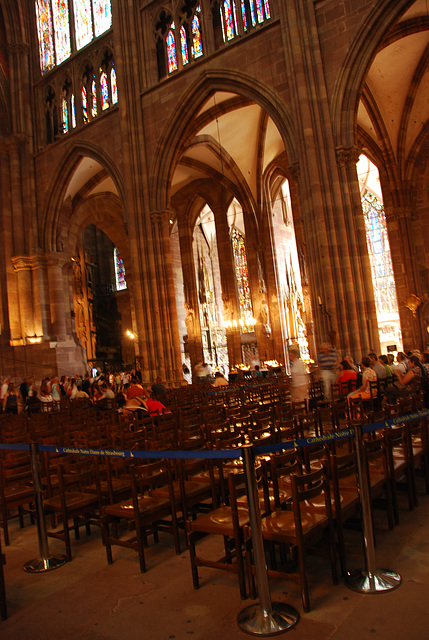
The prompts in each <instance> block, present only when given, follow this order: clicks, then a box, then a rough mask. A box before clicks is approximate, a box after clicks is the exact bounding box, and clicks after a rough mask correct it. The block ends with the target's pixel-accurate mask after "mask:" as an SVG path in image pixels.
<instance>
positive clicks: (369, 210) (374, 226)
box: [362, 191, 398, 314]
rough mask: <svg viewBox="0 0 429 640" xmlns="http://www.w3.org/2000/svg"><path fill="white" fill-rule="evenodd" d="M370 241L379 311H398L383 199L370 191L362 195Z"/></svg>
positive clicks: (368, 239)
mask: <svg viewBox="0 0 429 640" xmlns="http://www.w3.org/2000/svg"><path fill="white" fill-rule="evenodd" d="M362 209H363V214H364V217H365V229H366V241H367V244H368V251H369V258H370V262H371V272H372V284H373V286H374V295H375V305H376V307H377V313H378V314H384V313H392V312H395V311H397V309H398V303H397V301H396V287H395V279H394V276H393V267H392V258H391V256H390V245H389V239H388V237H387V227H386V216H385V215H384V207H383V203H382V202H381V201H380V200H379V199H378V198H377V196H375V195H374V194H373V193H371V192H370V191H367V192H366V193H365V194H364V196H363V198H362Z"/></svg>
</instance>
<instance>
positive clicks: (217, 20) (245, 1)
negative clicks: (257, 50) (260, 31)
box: [213, 0, 271, 42]
mask: <svg viewBox="0 0 429 640" xmlns="http://www.w3.org/2000/svg"><path fill="white" fill-rule="evenodd" d="M218 5H219V14H218V16H217V15H216V12H214V13H213V26H214V29H215V32H217V31H218V30H219V26H220V29H221V32H222V40H223V42H229V41H230V40H233V39H234V38H236V37H237V36H240V35H243V34H245V33H247V32H248V31H249V29H250V28H254V27H256V26H257V25H259V24H262V23H264V22H266V21H267V20H269V19H270V18H271V11H270V5H269V2H268V0H220V1H219V3H218ZM215 37H216V36H215ZM216 40H217V42H219V38H216Z"/></svg>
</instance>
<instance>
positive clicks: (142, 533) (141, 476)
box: [102, 460, 180, 573]
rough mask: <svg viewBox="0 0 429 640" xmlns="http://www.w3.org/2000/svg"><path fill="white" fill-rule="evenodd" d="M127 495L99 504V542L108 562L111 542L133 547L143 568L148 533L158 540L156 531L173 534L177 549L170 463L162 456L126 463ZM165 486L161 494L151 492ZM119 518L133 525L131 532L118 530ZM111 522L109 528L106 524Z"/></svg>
mask: <svg viewBox="0 0 429 640" xmlns="http://www.w3.org/2000/svg"><path fill="white" fill-rule="evenodd" d="M129 470H130V483H131V497H130V498H129V499H126V500H122V501H121V502H118V503H113V504H109V505H106V506H104V507H103V508H102V514H103V518H102V525H103V528H102V534H103V544H104V545H105V547H106V556H107V562H108V564H112V563H113V556H112V546H115V545H116V546H120V547H125V548H128V549H134V550H135V551H137V553H138V556H139V563H140V571H141V572H142V573H144V572H145V571H146V560H145V553H144V547H145V546H146V545H147V537H148V535H150V534H152V535H153V537H154V540H155V542H157V541H158V534H159V532H160V531H163V532H167V533H170V534H172V535H173V539H174V546H175V550H176V553H177V554H179V553H180V541H179V531H178V527H177V500H176V499H175V496H174V489H173V478H172V472H171V465H170V463H169V462H168V461H166V460H158V461H156V462H148V463H143V464H140V465H134V464H133V465H130V469H129ZM165 487H166V488H167V489H166V493H164V494H163V495H160V494H159V493H158V495H156V494H155V492H156V491H157V490H160V489H161V488H165ZM121 522H122V523H123V522H125V523H127V524H128V527H129V528H130V527H131V528H133V527H135V535H132V536H129V537H127V538H125V537H123V536H120V535H119V534H118V531H119V525H120V524H121ZM113 523H115V524H116V525H118V526H117V527H113V528H112V530H113V532H111V529H110V525H111V524H113Z"/></svg>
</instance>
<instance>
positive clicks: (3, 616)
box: [0, 538, 7, 620]
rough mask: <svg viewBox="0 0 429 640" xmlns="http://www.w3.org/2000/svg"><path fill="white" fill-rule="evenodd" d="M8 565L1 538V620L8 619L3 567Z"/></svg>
mask: <svg viewBox="0 0 429 640" xmlns="http://www.w3.org/2000/svg"><path fill="white" fill-rule="evenodd" d="M5 564H6V556H5V555H4V553H2V549H1V538H0V620H6V619H7V603H6V586H5V582H4V571H3V565H5Z"/></svg>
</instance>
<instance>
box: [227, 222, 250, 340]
mask: <svg viewBox="0 0 429 640" xmlns="http://www.w3.org/2000/svg"><path fill="white" fill-rule="evenodd" d="M231 241H232V250H233V254H234V265H235V277H236V282H237V291H238V304H239V308H240V320H242V321H244V323H245V324H246V323H247V322H249V321H250V320H251V318H252V317H253V307H252V296H251V293H250V283H249V273H248V270H247V254H246V245H245V243H244V238H243V236H242V234H241V233H240V232H239V231H238V230H237V229H233V230H232V236H231ZM242 330H243V331H246V329H245V328H244V329H242ZM252 330H253V329H250V331H252ZM247 331H249V330H247Z"/></svg>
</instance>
